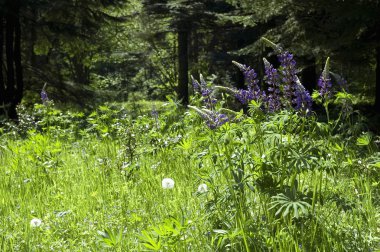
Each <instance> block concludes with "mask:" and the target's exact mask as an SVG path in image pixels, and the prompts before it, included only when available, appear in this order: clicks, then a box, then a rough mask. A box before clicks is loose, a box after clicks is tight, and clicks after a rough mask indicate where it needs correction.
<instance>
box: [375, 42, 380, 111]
mask: <svg viewBox="0 0 380 252" xmlns="http://www.w3.org/2000/svg"><path fill="white" fill-rule="evenodd" d="M379 64H380V46H378V47H377V48H376V96H375V109H376V110H377V111H380V66H379Z"/></svg>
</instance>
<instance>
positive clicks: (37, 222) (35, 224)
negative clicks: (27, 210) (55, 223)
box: [30, 218, 42, 228]
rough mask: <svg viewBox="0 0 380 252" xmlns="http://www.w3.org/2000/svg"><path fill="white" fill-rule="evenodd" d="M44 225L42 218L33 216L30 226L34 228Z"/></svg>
mask: <svg viewBox="0 0 380 252" xmlns="http://www.w3.org/2000/svg"><path fill="white" fill-rule="evenodd" d="M41 225H42V220H41V219H38V218H33V219H32V220H31V221H30V226H31V227H32V228H35V227H39V226H41Z"/></svg>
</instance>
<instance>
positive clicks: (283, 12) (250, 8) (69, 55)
mask: <svg viewBox="0 0 380 252" xmlns="http://www.w3.org/2000/svg"><path fill="white" fill-rule="evenodd" d="M0 9H1V12H0V21H1V22H0V57H1V60H0V64H1V71H0V106H1V109H0V116H1V118H11V119H17V113H16V107H17V105H19V104H20V103H21V102H22V103H24V104H26V105H31V104H33V103H35V102H36V101H38V100H39V93H40V91H41V89H42V87H43V86H44V84H45V83H46V89H47V91H48V93H49V96H50V98H52V99H53V100H54V101H55V103H56V104H61V105H63V106H66V105H70V106H72V105H75V106H79V107H80V108H93V107H94V106H96V105H97V104H99V103H103V102H106V101H132V100H135V101H136V100H143V99H146V100H166V99H167V97H172V98H175V99H177V100H179V101H181V102H182V103H183V104H185V105H186V104H188V102H189V92H190V94H191V92H192V89H191V85H189V84H190V78H189V76H190V74H191V75H193V76H195V77H198V76H199V74H203V75H204V76H206V78H207V79H208V80H209V81H212V82H213V83H214V84H217V85H223V86H234V87H237V88H244V78H243V75H242V74H241V73H240V71H239V69H237V68H236V67H234V66H233V65H232V64H231V61H233V60H235V61H238V62H240V63H243V64H247V65H250V66H252V67H253V68H254V69H255V70H256V71H257V72H258V73H259V75H261V76H262V75H263V72H264V65H263V62H262V58H263V57H267V58H268V59H269V61H271V63H272V64H274V65H275V66H276V64H277V63H276V62H275V55H272V54H271V52H272V51H271V49H270V48H268V47H266V46H265V45H264V44H263V43H262V41H261V40H260V38H261V37H263V36H264V37H267V38H268V39H270V40H272V41H273V42H275V43H279V44H280V45H281V46H282V47H283V48H286V49H287V50H289V51H290V52H292V53H294V55H295V59H296V60H297V64H298V65H297V66H298V67H299V68H300V74H299V75H300V77H301V81H302V83H303V85H304V86H305V87H306V88H307V89H308V90H309V92H312V89H316V85H317V84H316V83H317V79H318V77H319V73H320V72H321V70H322V68H323V65H324V61H325V59H326V58H327V57H328V56H329V57H331V71H332V75H333V77H334V79H335V81H336V82H337V83H343V82H346V83H347V84H348V86H349V91H350V93H353V94H354V95H355V96H354V97H355V99H354V103H355V104H359V105H362V107H363V105H364V108H365V107H367V108H369V109H370V108H372V109H373V108H375V110H373V111H376V110H377V111H378V110H379V109H380V74H379V71H380V70H379V64H378V62H379V60H380V35H379V32H378V27H379V25H380V24H379V22H380V21H379V20H380V18H379V15H377V14H378V13H379V12H380V7H379V1H375V0H363V1H354V0H348V1H326V0H313V1H300V0H292V1H290V0H276V1H264V0H257V1H252V0H242V1H236V0H191V1H189V0H143V1H139V0H129V1H118V0H97V1H90V0H81V1H77V0H54V1H49V0H33V1H32V0H29V1H28V0H2V1H1V3H0ZM343 78H344V79H343Z"/></svg>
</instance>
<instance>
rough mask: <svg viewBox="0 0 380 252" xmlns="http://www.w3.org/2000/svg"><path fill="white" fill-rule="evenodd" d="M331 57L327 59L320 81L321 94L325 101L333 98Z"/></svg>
mask: <svg viewBox="0 0 380 252" xmlns="http://www.w3.org/2000/svg"><path fill="white" fill-rule="evenodd" d="M331 86H332V84H331V79H330V57H328V58H327V60H326V64H325V68H324V69H323V72H322V74H321V76H320V77H319V80H318V87H319V94H320V95H321V96H322V98H323V99H327V98H330V97H331Z"/></svg>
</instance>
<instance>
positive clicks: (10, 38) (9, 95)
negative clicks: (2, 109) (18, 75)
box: [5, 10, 15, 106]
mask: <svg viewBox="0 0 380 252" xmlns="http://www.w3.org/2000/svg"><path fill="white" fill-rule="evenodd" d="M10 12H11V10H8V13H7V15H6V18H5V19H6V20H5V21H6V25H5V54H6V65H7V71H6V72H7V87H6V92H5V103H6V105H7V106H8V104H10V103H11V101H12V100H13V95H14V88H15V75H14V64H13V57H14V54H13V43H14V27H15V26H14V23H15V22H14V17H13V14H12V13H10Z"/></svg>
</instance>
